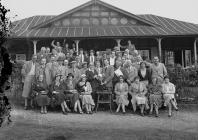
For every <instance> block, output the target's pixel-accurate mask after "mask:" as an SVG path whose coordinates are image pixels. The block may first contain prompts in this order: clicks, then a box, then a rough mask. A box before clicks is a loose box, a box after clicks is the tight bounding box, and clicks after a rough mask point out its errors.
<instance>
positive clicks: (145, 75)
mask: <svg viewBox="0 0 198 140" xmlns="http://www.w3.org/2000/svg"><path fill="white" fill-rule="evenodd" d="M150 75H151V73H150V71H149V69H147V68H146V62H144V61H142V62H141V63H140V69H139V70H138V76H139V77H140V82H143V83H144V84H145V85H146V86H148V84H149V82H150Z"/></svg>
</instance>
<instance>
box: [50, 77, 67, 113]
mask: <svg viewBox="0 0 198 140" xmlns="http://www.w3.org/2000/svg"><path fill="white" fill-rule="evenodd" d="M61 77H62V75H56V77H55V80H54V83H53V84H52V85H53V86H52V89H51V92H52V97H53V99H54V100H53V105H61V108H62V112H63V114H65V115H66V114H67V112H66V111H68V112H70V109H69V108H68V106H67V104H66V101H65V100H66V96H65V94H64V85H63V79H62V78H61Z"/></svg>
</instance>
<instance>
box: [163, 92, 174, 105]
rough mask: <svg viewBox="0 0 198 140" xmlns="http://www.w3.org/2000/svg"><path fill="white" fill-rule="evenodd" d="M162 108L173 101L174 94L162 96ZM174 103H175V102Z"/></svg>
mask: <svg viewBox="0 0 198 140" xmlns="http://www.w3.org/2000/svg"><path fill="white" fill-rule="evenodd" d="M163 97H164V106H167V105H168V104H169V103H170V101H171V100H173V101H175V95H174V94H164V96H163ZM175 102H176V101H175Z"/></svg>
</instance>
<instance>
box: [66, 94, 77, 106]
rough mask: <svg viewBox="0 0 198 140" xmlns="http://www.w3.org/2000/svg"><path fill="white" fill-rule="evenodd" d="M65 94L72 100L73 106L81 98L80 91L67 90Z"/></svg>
mask: <svg viewBox="0 0 198 140" xmlns="http://www.w3.org/2000/svg"><path fill="white" fill-rule="evenodd" d="M65 96H66V98H67V99H68V100H69V101H70V102H71V106H72V107H74V104H75V103H76V101H77V100H79V98H80V96H79V94H78V93H71V92H65Z"/></svg>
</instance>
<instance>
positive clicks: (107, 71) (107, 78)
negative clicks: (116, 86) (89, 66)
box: [103, 59, 114, 88]
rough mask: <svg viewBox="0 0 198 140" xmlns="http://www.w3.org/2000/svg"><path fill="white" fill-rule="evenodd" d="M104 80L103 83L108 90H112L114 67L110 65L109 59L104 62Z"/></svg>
mask: <svg viewBox="0 0 198 140" xmlns="http://www.w3.org/2000/svg"><path fill="white" fill-rule="evenodd" d="M104 65H105V66H104V69H103V72H104V79H103V83H104V84H105V85H106V87H107V88H112V87H113V85H112V79H113V77H114V67H113V66H111V65H109V61H108V60H107V59H105V60H104Z"/></svg>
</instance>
